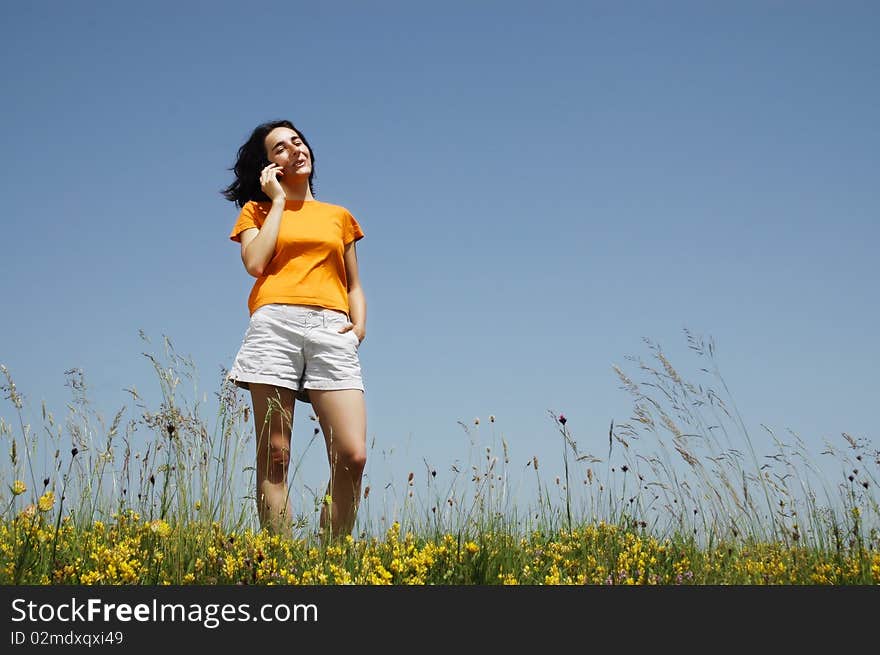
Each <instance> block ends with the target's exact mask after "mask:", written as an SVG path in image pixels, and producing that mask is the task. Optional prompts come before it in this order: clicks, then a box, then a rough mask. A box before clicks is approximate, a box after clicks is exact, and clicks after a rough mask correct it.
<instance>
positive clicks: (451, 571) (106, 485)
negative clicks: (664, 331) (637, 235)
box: [0, 331, 880, 585]
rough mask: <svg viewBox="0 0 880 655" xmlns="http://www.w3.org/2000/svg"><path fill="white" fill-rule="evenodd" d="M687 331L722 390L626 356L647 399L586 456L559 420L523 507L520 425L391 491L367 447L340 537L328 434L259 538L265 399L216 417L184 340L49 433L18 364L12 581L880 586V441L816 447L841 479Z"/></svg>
mask: <svg viewBox="0 0 880 655" xmlns="http://www.w3.org/2000/svg"><path fill="white" fill-rule="evenodd" d="M685 334H686V337H687V341H688V346H689V347H690V349H691V351H692V352H693V353H694V354H695V356H696V357H697V358H698V360H699V363H700V366H699V370H700V372H701V374H703V375H704V376H705V386H704V384H694V383H691V382H689V381H687V380H685V379H683V378H682V376H681V375H680V374H679V372H678V371H677V370H676V369H675V368H674V367H673V366H672V363H671V362H670V361H669V360H668V358H667V357H666V356H665V354H664V353H663V351H662V349H661V348H660V347H659V346H658V345H657V344H655V343H653V342H652V341H650V340H647V339H646V340H645V344H646V346H647V348H648V352H649V354H650V358H649V360H648V361H644V360H643V359H642V358H637V357H631V358H628V361H629V362H630V364H631V368H634V370H635V373H628V372H626V371H625V370H624V369H623V368H622V367H620V366H615V367H614V370H615V371H616V373H617V376H618V378H619V380H620V383H621V388H622V389H623V390H624V391H625V392H627V393H628V394H630V395H631V397H632V400H633V410H632V415H631V416H630V417H629V418H628V419H626V420H625V421H623V422H618V423H616V424H615V423H614V422H612V424H611V425H610V427H609V431H608V450H607V452H603V453H588V452H584V451H583V450H582V449H581V448H580V447H579V446H578V443H577V440H576V438H575V437H576V435H575V434H573V433H572V431H571V426H570V425H569V422H568V420H567V419H566V417H565V416H563V415H557V414H555V413H554V412H549V420H550V421H552V424H553V426H554V427H555V429H556V430H557V431H558V433H559V437H560V439H559V445H560V448H561V462H562V473H561V475H559V476H551V477H550V479H545V477H544V476H545V468H546V467H545V466H543V465H542V464H541V463H540V462H539V461H538V458H537V457H532V458H531V460H530V461H529V463H528V465H527V466H526V471H525V473H527V474H528V475H529V479H528V482H529V484H531V485H533V487H534V489H535V497H534V500H532V501H531V502H529V503H525V504H523V503H518V502H517V500H516V499H517V498H518V497H519V495H520V491H521V485H522V484H523V481H524V480H523V478H521V477H520V479H519V480H516V479H515V478H516V475H515V474H514V471H513V467H512V466H511V464H510V456H509V452H508V450H509V449H508V444H507V443H506V442H505V441H504V439H503V438H502V439H501V443H500V444H499V443H498V442H497V438H496V437H495V434H494V430H493V433H492V434H493V438H492V443H490V444H485V443H483V442H482V441H481V438H480V433H479V431H478V430H475V429H474V428H473V427H472V426H470V425H468V424H465V423H461V427H462V428H463V430H464V431H465V433H466V434H467V436H468V437H469V439H470V449H469V452H468V457H467V464H466V465H465V464H463V463H456V464H454V465H453V466H452V467H451V469H450V472H451V475H449V476H447V475H445V472H444V471H441V472H440V473H439V474H438V471H437V469H436V468H435V467H433V466H432V465H430V464H429V463H428V462H427V461H425V470H424V474H422V473H419V475H416V474H415V473H410V474H409V476H408V478H407V480H406V481H393V480H392V481H388V482H387V483H384V484H377V483H376V482H374V481H372V480H371V479H369V477H370V476H369V468H370V462H372V461H375V459H376V452H375V449H376V444H375V443H373V444H371V453H370V456H369V458H368V476H367V479H365V483H364V498H363V499H362V501H361V508H360V512H359V516H358V522H357V525H356V530H355V533H356V534H355V536H356V538H354V539H352V538H348V539H345V540H342V541H338V542H335V543H332V544H327V545H324V544H322V543H321V542H320V541H319V540H318V539H317V538H315V536H314V531H315V525H316V522H317V514H318V512H319V511H320V502H321V496H322V491H320V487H319V488H317V489H314V490H313V489H310V488H308V486H306V485H304V484H303V483H302V482H301V467H302V465H303V461H304V458H305V453H306V452H308V450H309V448H310V447H311V445H312V444H311V443H309V444H307V446H306V447H305V448H304V450H303V451H302V453H301V454H300V455H299V456H298V457H294V460H293V461H292V463H291V469H292V470H291V478H292V481H291V490H292V491H291V492H292V493H296V492H297V491H298V492H299V493H300V494H301V502H300V503H299V505H300V507H301V508H302V509H301V514H300V515H299V516H298V517H297V520H296V525H295V528H294V531H293V532H292V534H291V535H289V536H285V537H280V536H277V535H274V536H273V535H270V534H268V533H266V532H261V531H259V530H258V529H257V520H256V511H255V504H254V499H253V486H254V480H253V476H254V468H253V451H254V444H253V421H252V420H251V418H252V417H251V416H250V407H249V402H250V400H249V398H247V397H246V395H245V394H242V393H240V392H239V391H238V390H237V389H236V387H234V386H232V385H230V384H228V383H225V382H224V379H225V371H221V377H220V385H219V389H220V390H219V392H217V393H216V394H215V398H216V401H217V402H216V414H215V416H214V418H215V420H214V426H215V427H214V428H213V429H211V428H209V427H208V424H207V423H206V421H205V419H204V418H203V417H202V414H203V413H204V411H206V410H205V408H204V407H203V406H202V405H201V404H199V403H198V402H196V403H189V402H188V401H187V400H186V399H185V398H183V397H182V394H181V392H180V389H179V386H180V382H181V379H182V377H183V378H189V379H192V378H193V375H194V373H195V367H194V366H193V364H192V362H191V361H188V360H186V359H185V358H182V357H180V356H179V355H178V354H177V353H176V352H175V351H174V349H173V347H172V346H171V343H170V341H169V340H168V339H167V338H166V339H165V340H164V357H157V356H156V355H153V354H149V353H145V357H147V358H148V359H149V361H150V362H151V363H152V365H153V367H154V369H155V372H156V375H157V377H158V379H159V383H160V388H161V390H162V397H163V401H162V402H161V403H160V406H159V407H158V408H149V407H147V406H146V405H145V404H144V402H143V399H141V398H140V396H139V395H138V394H137V392H136V391H134V390H128V391H129V393H130V394H131V395H132V399H133V401H134V403H135V406H136V407H137V414H138V415H137V416H135V417H132V418H130V419H129V420H128V421H127V422H126V421H124V420H123V416H124V414H125V408H122V409H120V410H119V411H118V412H117V413H116V414H115V416H114V418H113V420H112V421H111V423H110V425H109V426H106V425H105V424H104V421H103V420H102V419H101V417H100V415H98V414H96V413H95V412H94V411H93V410H92V408H91V406H90V403H89V400H88V397H87V387H86V384H85V380H84V376H83V375H82V372H81V371H79V370H76V369H74V370H71V371H68V372H67V378H68V386H69V387H70V388H71V390H72V393H73V395H74V402H73V403H72V404H71V405H68V409H69V414H68V417H67V419H66V421H65V423H64V425H59V424H58V423H57V422H56V420H55V418H54V416H53V415H52V414H51V413H50V412H48V411H47V410H46V408H45V405H44V406H43V411H42V420H43V425H42V430H41V431H35V430H33V429H32V427H31V426H30V425H28V424H25V421H24V418H23V407H24V405H23V398H22V396H21V394H20V393H19V392H18V390H17V389H16V386H15V383H14V381H13V378H12V375H11V373H10V372H9V371H8V370H7V369H6V367H5V366H3V367H0V373H2V376H3V379H2V380H0V388H2V390H3V392H4V395H5V398H6V400H7V401H8V405H7V406H5V408H6V410H11V414H9V416H11V417H12V420H7V419H5V418H0V441H2V444H3V448H4V450H5V451H6V453H7V455H6V456H5V457H4V459H3V464H2V465H0V507H2V508H3V509H2V515H0V583H2V584H7V585H8V584H352V583H353V584H480V585H483V584H660V585H668V584H878V583H880V533H878V525H880V508H878V502H877V493H876V489H877V478H878V467H880V452H878V451H877V450H876V449H874V448H873V447H872V446H871V444H870V443H869V442H868V441H867V440H865V439H860V438H854V437H852V436H850V435H848V434H843V435H842V440H841V443H840V444H837V445H835V444H830V443H829V444H827V445H826V449H825V450H824V451H823V452H822V453H820V456H821V457H826V458H830V459H831V461H832V462H834V465H833V468H836V469H837V471H838V473H837V475H838V476H839V477H838V478H837V479H836V481H831V482H829V481H828V480H827V479H826V478H825V477H824V476H823V474H822V472H821V470H822V469H821V467H819V466H817V464H816V460H815V456H814V455H811V454H810V453H808V452H807V449H806V447H805V445H804V443H803V441H802V440H801V439H800V438H799V437H798V436H797V435H794V434H790V435H789V436H788V437H787V438H782V437H780V436H778V435H776V434H775V433H773V431H772V430H770V429H769V428H766V427H765V428H763V430H764V431H763V432H762V433H761V435H759V436H758V437H755V436H754V435H752V434H750V432H749V430H748V428H747V426H746V422H745V421H744V420H743V418H742V416H741V415H740V413H739V411H738V410H737V408H736V406H735V404H734V402H733V400H732V397H731V394H730V391H729V390H728V388H727V385H726V384H725V382H724V379H723V377H722V376H721V374H720V372H719V371H718V368H717V366H716V364H715V358H714V354H715V346H714V343H713V342H712V341H711V340H709V341H705V340H703V339H701V338H697V337H695V336H694V335H693V334H691V333H690V332H689V331H685ZM141 336H142V337H143V338H144V340H145V341H148V339H147V338H146V336H145V335H143V334H142V335H141ZM212 411H213V410H212ZM489 420H490V423H493V422H494V417H490V419H489ZM139 431H141V432H147V433H148V435H149V436H147V437H146V438H143V435H142V434H138V432H139ZM136 436H137V438H136ZM318 436H319V434H318V430H317V429H315V430H314V434H313V435H312V442H314V441H315V439H317V437H318ZM520 474H522V471H520ZM298 481H299V482H298Z"/></svg>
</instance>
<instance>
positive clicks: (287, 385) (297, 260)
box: [223, 120, 367, 536]
mask: <svg viewBox="0 0 880 655" xmlns="http://www.w3.org/2000/svg"><path fill="white" fill-rule="evenodd" d="M232 170H233V171H234V173H235V181H234V182H233V183H232V184H230V185H229V186H228V187H227V188H226V189H224V191H223V195H224V196H225V197H226V199H227V200H231V201H232V202H234V203H235V204H236V205H237V206H238V207H239V208H241V212H240V214H239V216H238V220H237V221H236V223H235V226H234V227H233V229H232V233H231V234H230V237H229V238H230V239H232V240H233V241H237V242H239V243H241V259H242V262H243V263H244V267H245V269H246V270H247V272H248V273H250V274H251V275H252V276H254V277H255V278H257V280H256V282H255V283H254V286H253V289H252V291H251V293H250V296H249V298H248V310H249V312H250V323H249V325H248V328H247V332H246V333H245V336H244V339H243V340H242V343H241V348H240V350H239V351H238V355H237V356H236V358H235V361H234V362H233V364H232V368H231V369H230V371H229V374H228V375H227V379H228V380H230V381H232V382H233V383H235V384H236V385H237V386H238V387H241V388H243V389H248V390H250V393H251V400H252V402H253V409H254V422H255V428H256V435H257V466H256V470H257V474H256V475H257V494H256V497H257V510H258V514H259V517H260V525H261V526H262V527H264V528H267V529H269V530H271V531H274V532H281V533H284V532H287V531H288V530H290V528H291V526H292V521H291V518H292V513H291V507H290V503H289V500H288V491H287V474H288V465H289V462H290V439H291V432H292V428H293V409H294V397H296V398H299V399H300V400H302V401H304V402H307V403H311V404H312V406H313V408H314V410H315V413H316V414H317V417H318V421H319V422H320V425H321V429H322V431H323V433H324V440H325V442H326V445H327V457H328V459H329V462H330V482H329V484H328V486H327V494H326V497H325V498H324V499H323V502H322V510H321V519H320V525H321V530H322V535H323V536H327V535H330V536H344V535H348V534H350V533H351V531H352V529H353V527H354V521H355V516H356V513H357V507H358V500H359V498H360V489H361V477H362V474H363V470H364V464H365V463H366V456H367V454H366V436H367V423H366V405H365V401H364V384H363V379H362V375H361V367H360V361H359V358H358V347H359V346H360V343H361V342H362V341H363V340H364V336H365V333H366V320H367V305H366V300H365V298H364V292H363V289H362V288H361V283H360V277H359V275H358V264H357V252H356V250H355V242H356V241H358V240H360V239H362V238H363V236H364V233H363V231H362V230H361V227H360V225H358V222H357V221H356V220H355V219H354V217H353V216H352V215H351V214H350V213H349V212H348V211H347V210H346V209H345V208H344V207H340V206H338V205H333V204H329V203H324V202H320V201H318V200H315V198H314V196H313V193H312V190H313V187H312V183H313V179H314V175H315V158H314V155H313V153H312V149H311V147H310V146H309V144H308V142H307V141H306V139H305V137H304V136H303V134H302V133H301V132H300V131H299V130H297V129H296V128H295V127H294V125H293V123H291V122H290V121H286V120H282V121H275V122H270V123H264V124H262V125H259V126H257V128H256V129H254V131H253V133H252V134H251V136H250V138H249V139H248V140H247V142H246V143H245V144H244V145H242V146H241V148H239V150H238V159H237V161H236V163H235V166H234V167H233V169H232Z"/></svg>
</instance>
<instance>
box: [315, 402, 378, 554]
mask: <svg viewBox="0 0 880 655" xmlns="http://www.w3.org/2000/svg"><path fill="white" fill-rule="evenodd" d="M309 397H310V398H311V401H312V406H313V407H314V408H315V413H316V414H317V415H318V420H319V421H320V423H321V429H322V430H323V432H324V441H325V442H326V444H327V458H328V459H329V461H330V483H329V484H328V485H327V495H329V496H330V498H331V502H330V503H329V504H328V503H327V501H326V499H325V500H324V502H323V506H322V509H321V529H322V531H323V532H324V534H327V532H329V533H330V536H331V537H342V536H345V535H348V534H351V531H352V529H353V528H354V521H355V518H356V516H357V508H358V504H359V501H360V495H361V477H362V476H363V473H364V465H365V464H366V462H367V410H366V403H365V401H364V392H363V391H361V390H360V389H334V390H329V391H328V390H319V389H309Z"/></svg>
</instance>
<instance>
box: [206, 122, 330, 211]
mask: <svg viewBox="0 0 880 655" xmlns="http://www.w3.org/2000/svg"><path fill="white" fill-rule="evenodd" d="M276 127H287V128H290V129H291V130H293V131H294V132H296V133H297V134H299V136H300V138H301V139H302V141H303V143H304V144H306V148H308V149H309V154H310V155H311V160H312V172H311V173H310V174H309V190H310V191H311V192H312V195H315V187H314V182H313V180H314V177H315V153H314V151H313V150H312V146H310V145H309V142H308V141H307V140H306V137H305V135H304V134H303V133H302V132H300V131H299V130H298V129H296V127H294V125H293V123H291V122H290V121H283V120H282V121H270V122H268V123H263V124H261V125H257V127H255V128H254V131H253V132H251V136H250V138H248V140H247V141H245V143H244V145H242V146H241V148H239V149H238V157H237V158H236V160H235V166H233V167H232V168H230V169H229V170H231V171H232V172H233V173H235V180H234V181H233V182H232V184H230V185H229V186H228V187H226V188H225V189H223V191H221V192H220V193H222V194H223V197H224V198H226V199H227V200H231V201H232V202H234V203H235V204H236V205H237V206H238V207H239V208H241V207H244V206H245V204H246V203H247V202H248V201H249V200H256V201H257V202H269V200H270V199H269V196H267V195H266V194H265V193H263V189H262V188H261V187H260V171H262V170H263V168H265V167H266V166H267V165H268V159H267V157H266V136H267V135H268V134H269V132H271V131H272V130H274V129H275V128H276Z"/></svg>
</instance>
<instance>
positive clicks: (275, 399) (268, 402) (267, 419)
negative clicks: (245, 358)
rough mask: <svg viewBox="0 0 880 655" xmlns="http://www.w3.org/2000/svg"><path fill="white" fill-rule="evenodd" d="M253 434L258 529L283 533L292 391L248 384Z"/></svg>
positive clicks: (287, 518)
mask: <svg viewBox="0 0 880 655" xmlns="http://www.w3.org/2000/svg"><path fill="white" fill-rule="evenodd" d="M250 391H251V399H252V400H253V404H254V424H255V426H254V427H255V428H256V435H257V513H258V515H259V517H260V526H261V527H263V528H266V529H268V530H270V531H272V532H278V533H280V534H287V533H288V532H289V531H290V529H291V528H292V526H293V521H292V512H291V508H290V502H289V498H288V493H287V470H288V466H289V464H290V436H291V431H292V427H293V393H294V392H293V391H292V390H290V389H285V388H284V387H276V386H274V385H271V384H256V383H253V382H251V383H250Z"/></svg>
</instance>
